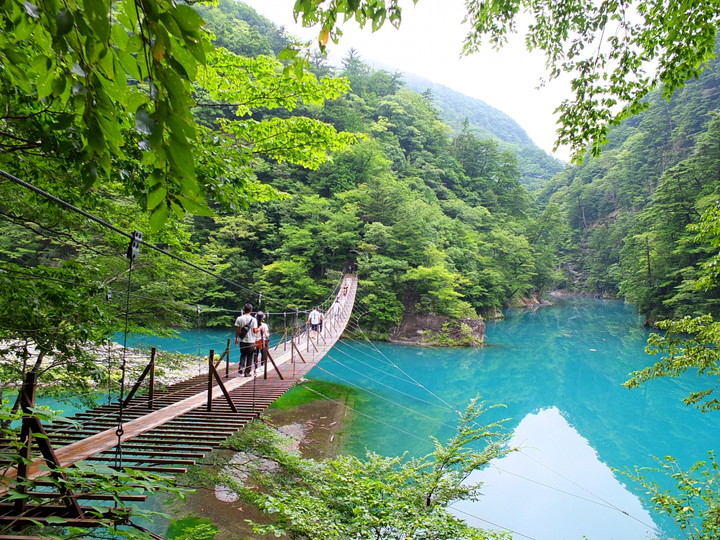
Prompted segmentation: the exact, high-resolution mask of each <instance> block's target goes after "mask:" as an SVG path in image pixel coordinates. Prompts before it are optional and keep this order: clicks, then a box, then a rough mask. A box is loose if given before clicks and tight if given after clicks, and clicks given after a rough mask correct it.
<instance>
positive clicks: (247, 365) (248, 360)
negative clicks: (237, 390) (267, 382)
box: [235, 304, 258, 377]
mask: <svg viewBox="0 0 720 540" xmlns="http://www.w3.org/2000/svg"><path fill="white" fill-rule="evenodd" d="M251 313H252V304H245V307H244V308H243V314H242V315H240V316H239V317H238V318H237V319H235V345H240V362H239V363H238V373H243V374H244V375H245V377H249V376H250V371H251V369H252V358H253V353H254V352H255V341H256V340H257V333H258V323H257V319H256V318H255V317H253V316H252V315H251Z"/></svg>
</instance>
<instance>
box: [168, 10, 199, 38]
mask: <svg viewBox="0 0 720 540" xmlns="http://www.w3.org/2000/svg"><path fill="white" fill-rule="evenodd" d="M172 15H173V18H174V19H175V22H177V24H178V26H179V27H180V29H181V30H182V31H183V32H184V33H185V34H187V33H193V32H197V31H198V30H199V28H200V27H201V26H202V25H203V24H205V21H203V19H202V17H201V16H200V15H199V14H198V12H197V11H195V10H194V9H193V8H191V7H190V6H186V5H185V4H180V5H179V6H177V8H176V9H175V11H174V12H172Z"/></svg>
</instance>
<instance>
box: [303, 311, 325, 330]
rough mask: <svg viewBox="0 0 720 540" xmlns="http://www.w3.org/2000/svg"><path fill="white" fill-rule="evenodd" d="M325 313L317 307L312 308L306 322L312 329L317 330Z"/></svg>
mask: <svg viewBox="0 0 720 540" xmlns="http://www.w3.org/2000/svg"><path fill="white" fill-rule="evenodd" d="M322 320H323V315H322V312H321V311H320V310H319V309H318V308H317V307H314V308H312V311H311V312H310V315H308V320H307V323H306V324H309V325H310V330H312V331H314V332H317V331H318V330H319V329H320V328H321V327H320V325H321V324H322Z"/></svg>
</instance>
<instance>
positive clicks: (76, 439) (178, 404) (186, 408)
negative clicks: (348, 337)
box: [0, 274, 357, 521]
mask: <svg viewBox="0 0 720 540" xmlns="http://www.w3.org/2000/svg"><path fill="white" fill-rule="evenodd" d="M345 284H347V293H346V295H343V292H342V286H341V292H340V294H339V298H340V304H341V309H340V312H339V313H338V314H337V315H336V316H334V315H333V314H332V313H330V311H332V310H328V311H329V313H327V314H326V315H325V319H324V323H323V330H322V332H319V333H316V332H310V334H312V335H309V334H308V330H307V329H306V330H305V331H303V332H302V333H300V334H299V335H296V336H295V337H294V338H293V340H292V341H288V342H285V343H281V344H279V345H278V346H276V347H274V348H271V350H270V351H271V354H272V356H273V359H274V361H275V364H276V365H277V368H278V371H279V372H280V374H281V375H282V378H281V377H280V376H279V375H278V373H277V372H276V371H275V369H274V368H273V366H272V364H270V365H268V366H266V367H267V372H266V373H265V371H264V369H263V368H262V367H260V368H258V370H257V372H256V373H254V375H253V376H252V377H243V376H241V375H239V374H238V373H236V372H235V369H232V370H231V371H232V372H231V373H228V374H227V375H225V369H222V370H220V371H221V373H222V380H223V383H224V386H225V389H226V391H227V392H228V394H229V396H230V398H231V399H232V402H233V404H234V406H235V408H236V411H233V410H232V408H231V406H230V404H229V403H228V402H227V400H226V398H225V397H224V395H223V392H222V390H221V388H220V386H219V385H218V384H217V383H216V382H215V381H213V386H212V400H211V408H212V410H208V386H209V385H208V377H209V376H208V374H207V373H206V374H202V375H198V376H197V377H193V378H191V379H189V380H186V381H183V382H181V383H178V384H175V385H172V386H169V387H168V388H167V389H166V390H165V391H163V392H156V393H155V395H154V399H153V408H152V409H151V408H149V406H148V405H149V404H148V397H147V396H145V395H142V396H135V397H133V398H132V400H130V402H129V403H128V404H127V406H126V407H124V408H123V418H124V419H125V421H123V423H122V434H121V435H120V437H119V438H120V442H121V443H122V444H121V449H122V464H123V465H124V466H130V467H133V468H135V469H139V470H149V471H155V472H164V473H168V474H177V473H181V472H184V471H185V470H186V468H187V466H189V465H192V464H194V463H195V462H196V461H197V460H199V459H201V458H202V457H204V456H205V455H207V454H208V453H209V452H210V451H212V449H213V448H216V447H217V446H219V445H220V444H222V442H223V441H225V439H227V438H228V437H229V436H230V435H231V434H232V433H234V432H235V431H237V430H239V429H241V428H242V427H243V426H244V425H245V424H247V423H248V422H249V421H250V420H251V419H253V418H257V417H258V416H259V415H260V414H261V413H262V411H264V410H265V409H266V408H267V407H268V406H269V405H270V404H271V403H272V402H273V401H275V400H276V399H277V398H279V397H280V396H282V395H283V394H284V393H285V392H286V391H287V390H288V389H289V388H290V387H292V386H293V385H295V384H296V383H297V382H298V381H299V380H300V379H301V378H302V377H304V376H305V375H306V374H307V373H308V372H309V371H310V370H311V369H312V368H313V367H314V366H315V365H316V364H317V363H318V362H319V361H320V360H321V359H322V358H323V357H324V356H325V354H326V353H327V352H328V351H329V350H330V349H331V348H332V347H333V346H334V345H335V343H336V342H337V341H338V339H339V338H340V336H341V335H342V333H343V331H344V330H345V327H346V326H347V324H348V322H349V320H350V316H351V313H352V308H353V305H354V302H355V293H356V289H357V278H356V276H355V275H352V274H350V275H347V276H345V278H344V281H343V285H345ZM235 355H236V356H239V353H238V352H237V351H235ZM236 366H237V364H230V367H231V368H236ZM119 411H120V406H119V403H115V404H111V405H104V406H100V407H97V408H95V409H93V410H91V411H88V412H85V413H80V414H77V415H76V416H74V417H73V418H72V419H71V420H73V421H74V422H76V423H77V424H76V425H74V426H69V427H62V428H56V429H52V430H48V432H47V433H48V436H49V437H50V441H51V444H52V445H53V448H54V453H55V457H56V459H57V461H58V464H59V465H60V466H61V467H68V466H71V465H73V464H74V463H76V462H79V461H83V460H89V461H97V462H111V463H113V462H114V461H116V460H117V459H118V455H119V453H118V451H117V445H118V434H117V429H118V413H119ZM48 473H49V470H48V467H47V462H46V461H45V460H44V459H42V458H36V459H34V460H33V462H32V464H31V465H30V466H29V467H28V471H27V478H28V479H37V478H40V477H42V476H44V475H47V474H48ZM16 476H17V470H16V469H15V468H13V467H9V468H6V469H5V470H4V472H3V474H2V478H1V479H0V480H1V481H2V483H1V484H0V503H2V497H3V496H4V495H6V494H7V492H8V489H9V488H10V487H11V486H12V485H13V484H14V480H15V478H16ZM0 514H2V512H0ZM0 521H2V516H0Z"/></svg>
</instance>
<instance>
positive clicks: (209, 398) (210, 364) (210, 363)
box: [207, 349, 215, 411]
mask: <svg viewBox="0 0 720 540" xmlns="http://www.w3.org/2000/svg"><path fill="white" fill-rule="evenodd" d="M214 359H215V351H214V350H212V349H210V356H209V357H208V387H207V410H208V411H212V386H213V385H212V383H213V376H212V373H213V370H214V369H215V363H214V362H213V360H214Z"/></svg>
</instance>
